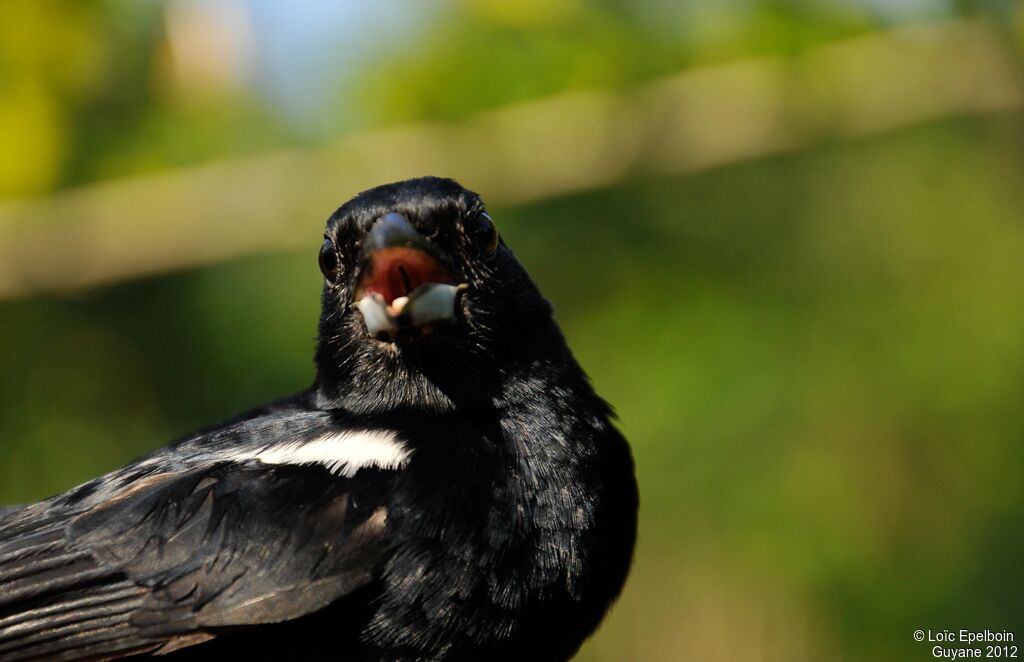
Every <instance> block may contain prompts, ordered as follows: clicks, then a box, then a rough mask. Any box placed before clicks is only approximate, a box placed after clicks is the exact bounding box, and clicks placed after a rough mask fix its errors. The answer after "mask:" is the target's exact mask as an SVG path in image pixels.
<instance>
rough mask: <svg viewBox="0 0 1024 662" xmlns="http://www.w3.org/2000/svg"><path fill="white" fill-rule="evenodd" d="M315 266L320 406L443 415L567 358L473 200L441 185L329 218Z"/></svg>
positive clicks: (544, 306)
mask: <svg viewBox="0 0 1024 662" xmlns="http://www.w3.org/2000/svg"><path fill="white" fill-rule="evenodd" d="M319 259H320V269H321V271H322V273H323V275H324V290H323V310H322V313H321V318H320V339H319V347H318V351H317V368H318V379H317V384H318V396H319V397H320V398H321V400H322V401H323V402H322V404H324V405H328V406H343V407H347V408H350V409H355V410H359V411H369V410H374V409H378V408H381V407H383V408H394V407H407V408H423V407H426V408H428V409H434V410H438V411H444V410H447V409H451V408H453V407H455V406H460V405H462V406H464V405H466V404H467V403H472V402H473V401H476V400H481V399H484V400H486V399H488V398H494V397H497V396H498V395H500V394H496V393H494V392H493V391H495V390H496V389H499V390H500V383H501V379H500V376H501V374H503V373H507V372H508V371H510V370H514V369H515V367H516V365H518V364H522V363H523V362H524V361H525V362H526V363H530V362H536V361H538V360H540V359H542V358H543V357H544V356H556V355H559V356H564V355H566V354H567V353H568V349H567V348H565V342H564V340H563V338H562V336H561V333H560V332H559V331H558V328H557V326H556V325H555V324H554V322H553V320H552V315H551V307H550V305H549V304H548V303H547V301H546V300H545V299H544V298H543V297H542V296H541V294H540V292H539V291H538V290H537V288H536V286H535V285H534V283H533V282H532V281H531V280H530V278H529V276H528V275H527V274H526V271H525V269H523V267H522V265H521V264H520V263H519V262H518V261H517V260H516V258H515V257H514V256H513V254H512V252H511V251H510V250H509V248H508V247H507V246H506V245H505V243H504V242H503V241H502V239H501V237H500V235H499V234H498V229H497V227H496V226H495V223H494V220H493V219H492V218H491V216H490V215H489V214H488V213H487V211H486V210H485V209H484V205H483V202H482V201H481V200H480V197H479V196H477V195H476V194H475V193H473V192H471V191H468V190H466V189H464V188H462V187H461V186H459V185H458V184H457V183H455V182H453V181H451V180H448V179H439V178H434V177H426V178H422V179H414V180H409V181H404V182H399V183H396V184H388V185H385V186H380V187H377V188H374V189H371V190H369V191H364V192H363V193H361V194H359V195H358V196H356V197H355V198H354V199H352V200H351V201H349V202H347V203H346V204H344V205H343V206H342V207H341V208H339V209H338V210H337V211H336V212H335V213H334V214H333V215H332V216H331V218H330V220H329V221H328V223H327V230H326V232H325V234H324V242H323V245H322V246H321V248H320V258H319Z"/></svg>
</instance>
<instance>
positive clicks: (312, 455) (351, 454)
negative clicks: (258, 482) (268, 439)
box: [240, 430, 412, 478]
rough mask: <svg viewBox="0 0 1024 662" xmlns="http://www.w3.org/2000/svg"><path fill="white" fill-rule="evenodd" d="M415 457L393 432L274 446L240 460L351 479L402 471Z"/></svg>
mask: <svg viewBox="0 0 1024 662" xmlns="http://www.w3.org/2000/svg"><path fill="white" fill-rule="evenodd" d="M411 454H412V451H410V450H409V449H407V448H406V447H405V444H403V443H402V442H401V441H400V440H399V439H398V437H397V436H395V434H394V433H393V432H387V431H383V430H346V431H343V432H334V433H332V434H327V435H324V436H322V437H319V438H317V439H312V440H310V441H294V442H291V443H287V444H278V445H276V446H270V447H269V448H264V449H263V450H261V451H257V452H255V453H253V454H252V455H249V456H247V457H244V458H240V459H255V460H259V461H260V462H263V463H264V464H321V465H323V466H325V467H327V470H328V471H330V472H331V473H333V474H335V475H338V476H344V477H345V478H351V477H352V476H354V475H355V474H356V472H357V471H359V470H360V469H363V468H366V467H377V468H380V469H401V468H402V467H404V466H405V465H406V463H407V462H408V461H409V456H410V455H411Z"/></svg>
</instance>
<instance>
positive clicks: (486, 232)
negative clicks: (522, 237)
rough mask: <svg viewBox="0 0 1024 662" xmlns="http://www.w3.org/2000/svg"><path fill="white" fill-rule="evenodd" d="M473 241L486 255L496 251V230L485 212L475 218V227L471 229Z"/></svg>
mask: <svg viewBox="0 0 1024 662" xmlns="http://www.w3.org/2000/svg"><path fill="white" fill-rule="evenodd" d="M472 234H473V241H474V242H476V245H477V246H479V247H480V248H481V250H483V251H484V253H486V254H487V255H490V254H491V253H493V252H494V251H496V250H497V249H498V228H496V227H494V221H493V220H492V219H491V217H490V215H488V213H487V212H483V213H481V214H480V216H478V217H477V222H476V227H475V228H473V232H472Z"/></svg>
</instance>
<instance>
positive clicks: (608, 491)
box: [0, 178, 637, 661]
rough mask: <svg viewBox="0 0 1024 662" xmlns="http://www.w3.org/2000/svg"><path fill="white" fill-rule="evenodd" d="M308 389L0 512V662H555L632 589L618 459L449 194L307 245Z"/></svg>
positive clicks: (371, 209) (357, 204)
mask: <svg viewBox="0 0 1024 662" xmlns="http://www.w3.org/2000/svg"><path fill="white" fill-rule="evenodd" d="M320 265H321V269H322V270H323V272H324V275H325V281H324V290H323V297H322V301H323V312H322V315H321V319H320V329H319V342H318V346H317V349H316V368H317V372H316V379H315V381H314V384H313V385H312V386H311V387H310V388H309V389H308V390H306V391H303V392H302V393H299V394H297V395H295V396H293V397H290V398H286V399H284V400H281V401H278V402H275V403H271V404H269V405H267V406H264V407H262V408H260V409H257V410H254V411H251V412H248V413H247V414H244V415H242V416H239V417H237V418H235V419H232V420H230V421H228V422H226V423H224V424H222V425H220V426H218V427H215V428H211V429H208V430H205V431H203V432H201V433H198V434H195V435H192V436H190V437H187V438H185V439H182V440H180V441H178V442H176V443H173V444H171V445H170V446H167V447H165V448H163V449H160V450H158V451H156V452H154V453H151V454H149V455H148V456H145V457H143V458H140V459H139V460H137V461H135V462H133V463H132V464H130V465H129V466H127V467H125V468H123V469H121V470H119V471H115V472H113V473H111V474H108V475H106V476H103V477H101V478H98V479H96V480H94V481H91V482H89V483H86V484H85V485H82V486H80V487H78V488H75V489H73V490H70V491H69V492H66V493H64V494H61V495H59V496H56V497H53V498H51V499H48V500H46V501H43V502H40V503H37V504H32V505H27V506H22V507H19V508H13V509H10V510H5V511H0V660H3V661H12V660H29V659H54V660H81V659H110V658H117V657H125V656H132V655H148V654H162V655H169V656H170V657H171V658H178V657H181V658H188V659H199V658H202V659H205V658H206V657H219V658H220V659H235V658H236V657H237V658H239V659H269V658H271V657H272V656H282V657H285V656H287V658H289V659H299V660H314V659H324V660H328V659H330V660H442V659H443V660H519V659H534V660H563V659H567V658H569V657H571V656H572V654H573V653H574V652H575V651H576V650H577V648H578V647H579V645H580V644H581V643H582V641H583V640H584V639H585V638H586V637H587V636H588V635H589V634H590V633H591V632H592V631H593V630H594V629H595V628H596V627H597V625H598V624H599V622H600V620H601V618H602V617H603V615H604V613H605V612H606V610H607V609H608V607H609V605H610V604H611V602H612V601H613V600H614V599H615V597H616V596H617V594H618V593H619V591H620V590H621V587H622V585H623V582H624V581H625V578H626V574H627V572H628V569H629V565H630V561H631V557H632V550H633V544H634V539H635V533H636V513H637V489H636V483H635V480H634V476H633V464H632V459H631V456H630V452H629V448H628V446H627V444H626V442H625V440H624V439H623V438H622V436H621V435H620V434H619V432H618V431H617V430H616V429H615V427H614V426H613V425H612V424H611V422H610V420H609V419H610V410H609V407H608V406H607V404H606V403H605V402H604V401H603V400H602V399H601V398H599V397H598V396H597V395H596V394H595V393H594V391H593V389H592V387H591V386H590V383H589V382H588V380H587V378H586V376H585V375H584V373H583V371H582V370H581V369H580V367H579V365H578V364H577V363H576V361H575V359H574V358H573V356H572V354H571V352H570V351H569V349H568V347H567V346H566V343H565V340H564V338H563V336H562V334H561V332H560V330H559V329H558V327H557V325H556V323H555V321H554V318H553V316H552V310H551V307H550V305H549V304H548V302H547V301H546V300H545V299H544V298H543V296H542V295H541V294H540V292H539V291H538V290H537V288H536V286H535V285H534V283H533V282H532V281H531V280H530V278H529V276H527V274H526V272H525V270H524V269H523V268H522V266H521V265H520V264H519V262H518V261H517V260H516V259H515V257H514V256H513V254H512V252H511V251H510V250H509V249H508V248H507V247H506V246H505V245H504V242H502V241H501V240H500V238H499V237H498V235H497V232H496V230H495V229H494V226H493V223H492V221H491V219H490V217H489V216H488V215H487V214H486V212H485V211H484V208H483V204H482V202H481V201H480V199H479V197H477V196H476V195H475V194H473V193H471V192H469V191H467V190H465V189H463V188H462V187H460V186H459V185H458V184H456V183H455V182H452V181H450V180H445V179H437V178H423V179H417V180H410V181H407V182H401V183H398V184H392V185H387V186H381V187H378V188H376V189H372V190H370V191H367V192H364V193H362V194H360V195H359V196H357V197H356V198H355V199H353V200H352V201H350V202H348V203H347V204H345V205H344V206H342V207H341V208H340V209H338V210H337V211H336V212H335V213H334V214H333V215H332V216H331V218H330V220H329V221H328V224H327V231H326V234H325V242H324V246H323V248H322V249H321V255H320Z"/></svg>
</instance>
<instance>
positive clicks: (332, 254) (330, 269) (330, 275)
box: [320, 239, 341, 283]
mask: <svg viewBox="0 0 1024 662" xmlns="http://www.w3.org/2000/svg"><path fill="white" fill-rule="evenodd" d="M320 271H321V272H323V274H324V278H326V279H327V280H329V281H331V282H332V283H333V282H335V281H336V280H337V279H338V273H339V272H340V271H341V260H340V259H339V258H338V250H337V249H336V248H335V247H334V242H333V241H331V240H330V239H324V244H323V246H321V247H320Z"/></svg>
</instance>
